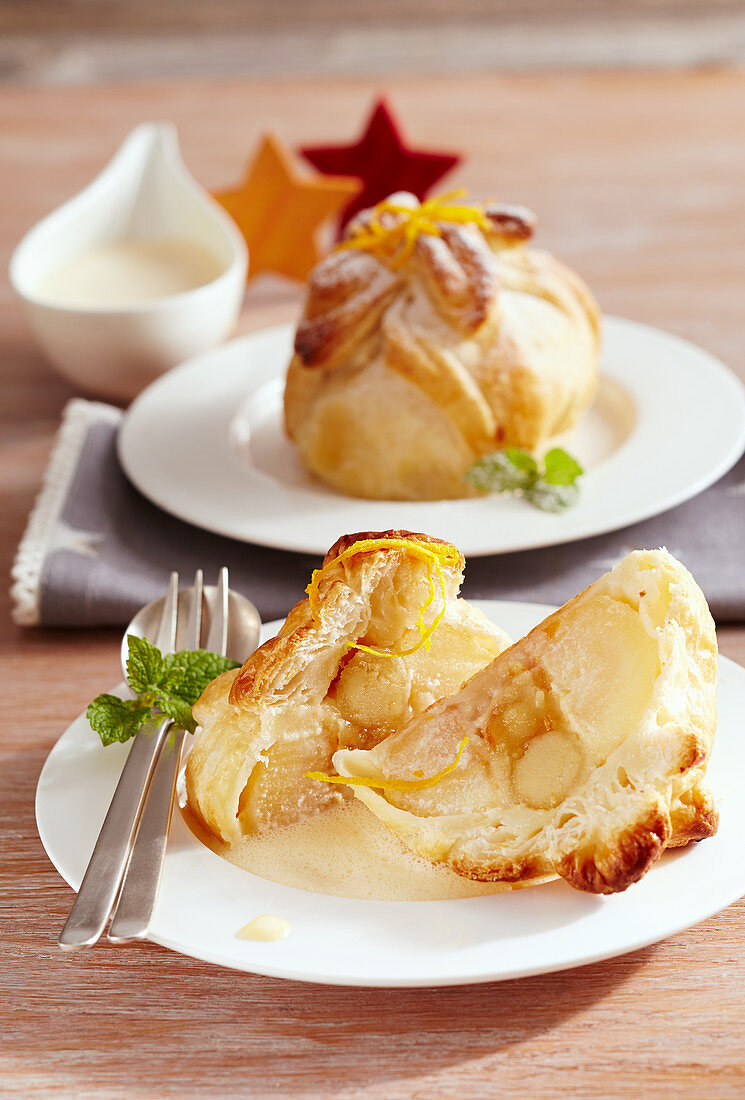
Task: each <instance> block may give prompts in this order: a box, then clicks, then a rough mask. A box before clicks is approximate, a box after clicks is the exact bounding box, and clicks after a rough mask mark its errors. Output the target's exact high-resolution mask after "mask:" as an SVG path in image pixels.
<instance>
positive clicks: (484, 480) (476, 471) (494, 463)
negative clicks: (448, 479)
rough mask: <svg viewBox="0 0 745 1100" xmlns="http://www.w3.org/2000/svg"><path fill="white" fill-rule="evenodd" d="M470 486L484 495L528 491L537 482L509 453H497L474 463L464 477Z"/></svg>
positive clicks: (485, 456)
mask: <svg viewBox="0 0 745 1100" xmlns="http://www.w3.org/2000/svg"><path fill="white" fill-rule="evenodd" d="M463 476H464V477H465V479H466V481H467V482H468V484H469V485H472V486H473V487H474V489H479V490H480V491H481V492H482V493H509V492H514V491H515V490H517V489H528V488H530V486H531V485H532V484H533V481H534V480H535V477H534V475H532V474H531V473H530V472H529V471H528V470H526V469H524V468H523V469H520V468H519V467H518V466H517V465H516V464H515V462H514V461H513V459H512V458H511V457H510V456H509V454H508V452H507V451H495V452H494V454H490V455H484V457H483V458H479V459H478V460H477V461H476V462H474V464H473V466H471V467H470V468H469V469H468V470H466V472H465V474H464V475H463Z"/></svg>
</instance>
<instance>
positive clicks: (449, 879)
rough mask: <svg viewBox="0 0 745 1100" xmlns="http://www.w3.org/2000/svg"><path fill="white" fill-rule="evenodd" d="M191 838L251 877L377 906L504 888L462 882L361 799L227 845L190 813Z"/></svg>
mask: <svg viewBox="0 0 745 1100" xmlns="http://www.w3.org/2000/svg"><path fill="white" fill-rule="evenodd" d="M183 812H184V817H185V819H186V822H187V824H188V825H189V827H190V829H191V830H192V832H194V833H195V835H196V836H197V837H198V839H199V840H201V841H202V842H203V843H205V844H207V845H208V847H210V848H211V849H212V851H214V852H216V853H217V854H218V855H220V856H222V857H223V859H226V860H228V862H230V863H233V864H235V865H236V866H237V867H241V868H242V869H243V870H244V871H249V872H250V873H251V874H253V875H258V876H259V877H261V878H264V879H268V880H269V881H270V882H277V883H280V884H281V885H283V886H294V887H295V888H296V889H298V890H310V891H312V892H314V893H317V894H333V895H336V896H337V897H347V898H363V899H368V900H377V901H440V900H443V899H446V898H472V897H478V896H481V895H483V894H496V893H500V892H501V891H503V890H504V889H505V887H504V885H500V884H497V883H489V882H474V881H472V880H471V879H467V878H462V877H461V876H460V875H456V874H455V872H454V871H451V870H450V868H449V867H446V866H444V865H442V864H439V865H438V864H434V863H430V862H429V861H428V860H425V859H421V858H420V857H419V856H417V855H415V854H414V853H413V852H410V851H409V850H408V849H407V848H405V847H404V846H403V844H402V843H401V842H400V841H399V840H398V839H397V838H396V837H395V836H393V834H392V833H390V832H389V831H388V829H387V828H386V827H385V825H383V823H382V822H381V821H379V820H378V818H377V817H375V815H374V814H372V813H370V811H369V810H368V809H367V807H366V806H363V805H362V803H361V802H358V801H357V800H356V799H355V800H354V801H345V802H343V803H342V804H340V805H339V806H338V807H336V808H333V809H330V810H326V811H324V812H323V813H319V814H317V815H316V816H314V817H309V818H306V819H305V820H304V821H300V822H298V823H297V824H294V825H283V826H279V827H276V828H274V829H271V830H268V831H267V832H263V833H255V834H251V835H249V836H245V837H243V839H242V840H240V841H238V843H236V844H233V845H228V844H222V843H220V842H219V841H217V840H216V839H215V838H214V837H213V836H212V835H211V834H210V833H207V831H206V830H205V829H204V828H202V827H201V826H200V825H199V824H198V823H197V822H196V821H195V820H194V819H193V818H192V816H191V815H190V814H189V812H188V810H184V811H183Z"/></svg>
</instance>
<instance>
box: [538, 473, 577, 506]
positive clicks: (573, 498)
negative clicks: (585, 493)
mask: <svg viewBox="0 0 745 1100" xmlns="http://www.w3.org/2000/svg"><path fill="white" fill-rule="evenodd" d="M525 499H526V500H528V501H530V503H531V504H532V505H533V506H534V507H536V508H540V509H541V511H542V512H564V511H566V509H567V508H571V506H572V505H573V504H576V503H577V500H578V499H579V488H578V487H577V486H576V485H552V484H551V483H550V482H548V481H545V480H544V479H543V478H541V480H539V481H537V482H536V483H535V485H534V486H533V488H532V489H528V491H527V492H526V494H525Z"/></svg>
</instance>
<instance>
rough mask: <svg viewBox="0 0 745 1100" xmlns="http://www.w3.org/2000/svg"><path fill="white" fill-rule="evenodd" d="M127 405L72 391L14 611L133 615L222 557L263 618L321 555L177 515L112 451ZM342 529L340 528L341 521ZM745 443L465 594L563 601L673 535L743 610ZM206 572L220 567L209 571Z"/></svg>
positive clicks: (710, 591) (731, 616)
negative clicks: (658, 494)
mask: <svg viewBox="0 0 745 1100" xmlns="http://www.w3.org/2000/svg"><path fill="white" fill-rule="evenodd" d="M121 418H122V413H121V412H120V410H118V409H115V408H113V407H112V406H109V405H102V404H99V403H96V402H91V401H83V400H81V399H75V400H73V401H71V402H70V403H69V405H68V406H67V408H66V410H65V414H64V417H63V422H62V426H61V428H60V432H59V435H58V439H57V442H56V445H55V449H54V452H53V454H52V457H51V459H50V463H49V466H48V469H47V472H46V475H45V481H44V485H43V487H42V490H41V492H40V494H39V498H38V500H37V502H36V505H35V507H34V510H33V512H32V514H31V517H30V519H29V524H28V527H27V529H26V532H25V534H24V536H23V539H22V541H21V544H20V546H19V550H18V555H17V558H16V562H15V565H14V567H13V582H14V583H13V601H14V617H15V619H16V621H17V622H20V623H23V624H26V625H42V626H102V625H117V626H119V625H125V624H126V623H127V622H128V621H129V619H130V618H131V616H132V614H133V613H134V612H135V611H136V610H137V608H138V607H140V606H141V605H142V604H144V603H146V602H148V601H149V600H151V599H154V598H155V597H157V596H159V595H162V593H163V591H164V590H165V585H166V581H167V579H168V574H169V572H170V571H171V570H172V569H177V570H178V571H179V572H180V573H181V574H182V575H183V576H184V577H185V578H189V579H191V575H192V574H193V572H194V570H195V569H197V568H200V567H202V568H204V570H205V573H206V580H207V582H208V583H210V582H211V581H212V580H213V577H214V576H216V574H217V570H218V568H219V567H220V566H221V565H227V566H228V567H229V569H230V579H231V586H232V587H233V588H236V589H237V590H238V591H240V592H243V593H244V594H245V595H247V596H249V597H250V598H251V599H252V600H253V601H254V603H255V604H256V605H257V607H258V609H259V612H260V614H261V617H262V619H264V620H265V621H266V620H268V619H274V618H279V617H281V616H284V615H285V614H286V613H287V611H288V610H289V609H290V608H291V607H292V606H293V604H295V603H296V602H297V601H298V600H299V599H300V598H301V597H302V595H303V590H304V588H305V586H306V584H307V583H308V579H309V577H310V572H311V570H312V569H313V568H315V567H317V566H318V565H319V560H318V557H317V556H316V555H311V554H295V553H290V552H288V551H283V550H272V549H267V548H265V547H260V546H252V545H246V544H245V543H242V542H236V541H234V540H232V539H227V538H223V537H221V536H219V535H213V534H211V533H209V532H207V531H202V530H200V529H199V528H198V527H192V526H191V525H190V524H187V523H182V522H181V521H180V520H178V519H175V518H174V517H172V516H169V515H168V514H167V513H165V512H162V511H161V510H160V509H159V508H156V507H155V505H153V504H151V503H150V502H149V501H148V500H146V499H145V497H143V496H142V495H141V494H140V493H139V492H138V491H137V490H136V489H135V488H134V487H133V486H132V485H131V484H130V483H129V481H128V480H127V478H126V477H125V476H124V474H123V473H122V470H121V468H120V466H119V462H118V460H117V456H116V434H117V430H118V428H119V424H120V422H121ZM342 533H343V532H341V531H340V532H339V534H342ZM744 545H745V457H743V458H741V459H740V461H739V462H738V463H737V464H736V465H735V466H734V468H733V469H732V470H731V471H730V472H729V473H728V474H727V475H726V477H723V478H722V479H721V480H720V481H719V482H718V483H717V484H716V485H714V486H712V487H711V488H710V489H708V490H706V491H705V492H704V493H701V494H700V495H699V496H697V497H695V498H694V499H693V500H691V501H689V502H688V503H686V504H683V505H681V506H679V507H678V508H675V509H672V510H671V511H669V512H665V513H664V514H663V515H660V516H657V517H655V518H653V519H650V520H646V521H645V522H644V523H639V524H636V525H634V526H632V527H627V528H625V529H624V530H621V531H616V532H612V533H610V534H607V535H600V536H597V537H595V538H591V539H585V540H583V541H582V542H573V543H567V544H565V545H563V546H551V547H547V548H545V549H540V550H529V551H522V552H520V553H513V554H499V555H494V556H492V557H486V558H471V559H470V560H469V562H468V565H467V568H466V580H465V585H464V589H463V594H464V595H465V596H467V597H471V598H477V597H478V598H484V599H509V600H526V601H531V602H539V603H563V602H565V601H566V600H567V599H569V598H570V597H571V596H573V595H574V594H575V593H576V592H579V591H580V590H581V589H582V588H584V587H585V586H586V585H588V584H590V583H591V582H592V581H593V580H595V579H596V578H597V577H598V576H599V575H600V574H601V573H603V572H605V571H606V570H607V569H609V568H610V567H611V566H612V565H614V564H615V562H616V561H618V560H619V559H620V558H622V557H623V556H624V555H625V554H627V553H628V552H629V551H630V550H633V549H638V548H642V547H645V548H654V547H658V546H667V548H668V549H669V550H670V552H671V553H672V554H674V555H675V557H676V558H678V559H679V560H680V561H682V562H683V564H684V565H686V566H687V567H688V568H689V569H690V571H691V572H692V573H693V575H694V577H695V578H696V580H697V581H698V583H699V584H700V585H701V587H702V588H703V590H704V593H705V594H706V597H707V599H708V601H709V604H710V606H711V609H712V612H713V614H714V616H715V618H716V619H717V620H718V621H720V622H728V621H737V620H742V619H745V568H744V563H743V546H744ZM210 574H212V576H211V575H210Z"/></svg>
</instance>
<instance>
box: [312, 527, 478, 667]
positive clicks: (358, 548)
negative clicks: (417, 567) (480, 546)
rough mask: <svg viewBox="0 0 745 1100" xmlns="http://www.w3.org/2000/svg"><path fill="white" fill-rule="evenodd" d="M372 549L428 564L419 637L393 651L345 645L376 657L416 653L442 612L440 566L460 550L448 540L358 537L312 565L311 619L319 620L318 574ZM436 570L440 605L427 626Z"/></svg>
mask: <svg viewBox="0 0 745 1100" xmlns="http://www.w3.org/2000/svg"><path fill="white" fill-rule="evenodd" d="M372 550H405V551H406V552H407V553H409V554H412V555H413V556H414V557H416V558H419V560H420V561H424V562H426V564H427V580H428V582H429V593H428V595H427V599H426V600H425V601H424V604H423V605H422V608H421V610H420V612H419V617H418V618H417V621H416V627H417V630H418V631H419V641H418V642H417V643H416V645H413V646H412V647H411V648H410V649H405V650H399V651H395V652H394V651H392V650H384V649H374V648H373V647H372V646H366V645H362V644H361V643H359V642H349V641H348V642H345V643H344V644H345V645H346V646H347V648H348V649H360V650H362V651H363V652H365V653H372V654H374V655H375V656H376V657H408V656H410V655H411V654H412V653H416V651H417V650H418V649H421V647H422V646H424V648H425V649H427V650H429V648H430V645H431V638H432V635H433V633H434V632H435V630H436V628H437V627H438V626H439V624H440V622H441V621H442V619H443V617H444V615H445V601H446V590H445V577H444V574H443V572H442V566H443V565H444V566H449V567H452V566H454V565H456V564H457V563H458V561H459V559H460V554H459V553H458V551H457V550H456V549H455V547H454V546H449V545H447V544H442V545H439V544H435V545H434V546H423V545H422V544H421V543H418V542H414V541H412V540H411V539H398V538H381V539H359V541H358V542H355V543H352V545H351V546H349V547H347V549H346V550H342V552H341V553H340V554H338V555H337V556H336V557H335V558H333V559H332V560H331V561H330V562H328V563H327V564H326V565H324V566H323V567H322V568H321V569H315V570H314V571H313V575H312V577H311V579H310V584H309V585H308V587H307V588H306V590H305V591H306V592H307V593H308V602H309V603H310V613H311V615H312V616H313V619H314V621H316V622H317V621H318V610H319V603H318V590H319V586H320V583H321V578H322V576H323V575H324V573H325V572H326V571H327V570H329V569H331V568H333V566H335V565H337V564H339V563H343V562H345V561H347V559H348V558H351V557H354V556H355V555H356V554H365V553H369V552H370V551H372ZM435 573H436V574H437V579H438V580H439V582H440V594H441V596H442V607H441V608H440V610H439V611H438V612H437V614H436V615H435V616H434V618H433V619H432V622H431V623H430V624H429V626H426V625H425V622H424V614H425V612H426V611H428V610H429V608H430V607H431V606H432V604H433V603H434V600H435Z"/></svg>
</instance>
